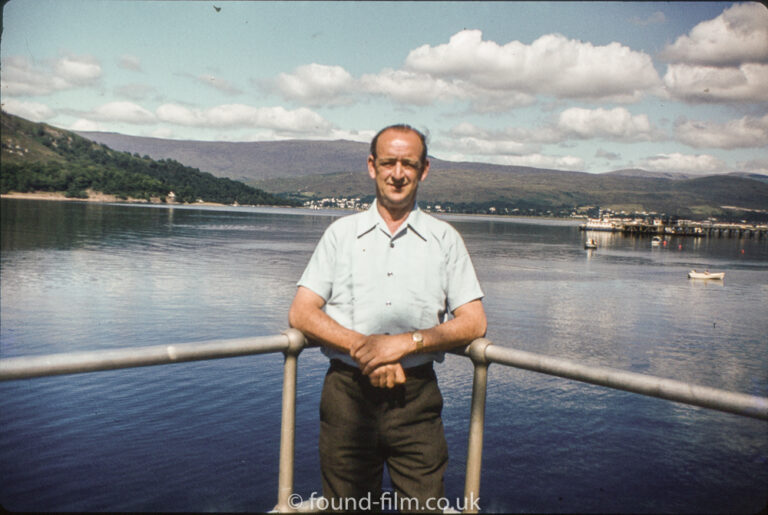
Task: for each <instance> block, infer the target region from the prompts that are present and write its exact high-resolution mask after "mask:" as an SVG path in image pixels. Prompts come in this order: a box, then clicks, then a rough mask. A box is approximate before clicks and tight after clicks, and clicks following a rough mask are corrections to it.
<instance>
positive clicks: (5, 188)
mask: <svg viewBox="0 0 768 515" xmlns="http://www.w3.org/2000/svg"><path fill="white" fill-rule="evenodd" d="M27 135H28V136H30V137H32V138H33V139H34V140H36V141H37V142H39V143H41V144H42V145H44V146H46V147H48V148H49V149H50V150H52V151H54V152H55V153H56V154H58V155H59V156H61V157H62V158H63V159H61V160H50V159H49V160H44V161H37V160H33V159H29V160H23V161H18V160H16V161H15V162H9V163H5V162H3V163H2V165H0V171H1V172H2V173H0V192H2V193H8V192H10V191H18V192H31V191H50V192H65V194H66V195H67V196H68V197H75V198H86V197H87V196H88V194H87V193H86V190H89V189H91V190H95V191H100V192H102V193H105V194H111V195H116V196H117V197H119V198H128V197H131V198H137V199H145V200H149V199H150V198H153V197H154V198H160V199H161V200H163V201H165V200H166V198H167V195H168V194H169V193H170V192H173V193H174V194H175V201H176V202H197V201H198V200H204V201H206V202H216V203H222V204H233V203H239V204H261V205H265V204H266V205H297V203H296V202H294V201H292V200H288V199H285V198H280V197H277V196H274V195H272V194H269V193H267V192H265V191H263V190H260V189H257V188H253V187H251V186H248V185H246V184H243V183H241V182H238V181H234V180H231V179H227V178H219V177H215V176H214V175H212V174H210V173H207V172H201V171H200V170H199V169H197V168H191V167H188V166H184V165H182V164H181V163H179V162H177V161H174V160H172V159H163V160H160V161H155V160H152V159H150V158H149V157H147V156H144V157H140V156H139V155H138V154H130V153H128V152H117V151H114V150H112V149H110V148H108V147H106V146H104V145H100V144H97V143H94V142H92V141H90V140H87V139H85V138H82V137H80V136H78V135H76V134H73V133H69V132H65V131H60V132H59V131H56V132H55V133H52V131H50V130H47V129H46V128H45V127H44V126H43V125H37V128H36V129H34V130H33V131H31V133H30V132H27ZM3 161H6V160H3Z"/></svg>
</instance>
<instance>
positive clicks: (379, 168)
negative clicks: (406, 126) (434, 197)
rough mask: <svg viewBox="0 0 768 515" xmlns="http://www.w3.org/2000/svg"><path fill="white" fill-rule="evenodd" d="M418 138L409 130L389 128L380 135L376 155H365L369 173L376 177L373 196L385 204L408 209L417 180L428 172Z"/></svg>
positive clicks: (417, 183) (414, 192)
mask: <svg viewBox="0 0 768 515" xmlns="http://www.w3.org/2000/svg"><path fill="white" fill-rule="evenodd" d="M421 151H422V146H421V139H419V136H418V135H417V134H416V133H414V132H411V131H401V130H395V129H390V130H388V131H386V132H384V133H383V134H381V135H380V136H379V140H378V142H377V144H376V153H377V154H378V157H377V158H376V159H374V158H373V156H368V174H369V175H370V176H371V179H373V180H375V181H376V193H377V195H376V198H377V199H378V200H379V202H380V203H381V204H382V205H383V206H384V207H385V208H395V209H406V208H407V209H410V208H411V207H412V206H413V203H414V202H415V201H416V191H417V190H418V187H419V182H421V181H423V180H424V179H425V178H426V177H427V173H429V160H427V162H426V163H423V164H422V162H421Z"/></svg>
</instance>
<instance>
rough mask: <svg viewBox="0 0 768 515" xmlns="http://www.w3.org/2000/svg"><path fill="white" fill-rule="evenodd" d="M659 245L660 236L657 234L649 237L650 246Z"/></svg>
mask: <svg viewBox="0 0 768 515" xmlns="http://www.w3.org/2000/svg"><path fill="white" fill-rule="evenodd" d="M659 245H661V238H659V237H658V236H654V237H653V238H651V247H658V246H659Z"/></svg>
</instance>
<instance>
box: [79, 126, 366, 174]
mask: <svg viewBox="0 0 768 515" xmlns="http://www.w3.org/2000/svg"><path fill="white" fill-rule="evenodd" d="M78 134H79V135H81V136H83V137H84V138H88V139H90V140H92V141H95V142H97V143H103V144H104V145H107V146H108V147H110V148H113V149H115V150H123V151H126V152H130V153H132V154H134V153H136V154H140V155H142V156H144V155H146V156H148V157H151V158H152V159H174V160H176V161H179V162H180V163H184V164H186V165H188V166H194V167H195V168H199V169H201V170H205V171H207V172H210V173H212V174H214V175H216V176H217V177H229V178H231V179H236V180H239V181H244V182H254V181H262V180H264V179H270V178H273V177H298V176H303V175H314V174H318V173H332V172H349V171H355V170H357V171H361V172H362V171H365V170H366V164H365V160H366V157H367V156H368V145H366V144H365V143H358V142H354V141H343V140H340V141H302V140H289V141H264V142H225V141H186V140H168V139H159V138H144V137H138V136H125V135H122V134H117V133H114V132H78Z"/></svg>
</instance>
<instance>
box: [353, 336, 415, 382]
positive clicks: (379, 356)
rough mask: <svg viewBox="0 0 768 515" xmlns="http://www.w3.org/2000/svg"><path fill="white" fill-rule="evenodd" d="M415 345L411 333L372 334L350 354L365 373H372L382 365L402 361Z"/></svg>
mask: <svg viewBox="0 0 768 515" xmlns="http://www.w3.org/2000/svg"><path fill="white" fill-rule="evenodd" d="M413 347H414V345H413V339H412V338H411V335H410V333H403V334H393V335H389V334H372V335H370V336H368V337H367V338H365V339H364V340H362V343H361V344H359V345H357V346H355V347H354V348H352V349H350V351H349V355H350V356H352V359H354V360H355V361H356V362H357V364H358V365H359V366H360V369H361V370H362V371H363V374H365V375H370V374H371V372H373V371H374V369H376V368H377V367H380V366H381V365H386V364H391V363H395V362H397V361H400V359H401V358H402V357H403V356H405V355H406V354H408V353H409V352H410V351H411V350H413Z"/></svg>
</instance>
